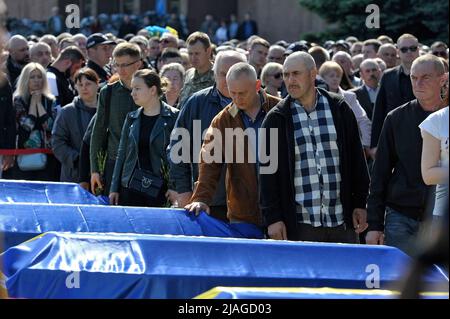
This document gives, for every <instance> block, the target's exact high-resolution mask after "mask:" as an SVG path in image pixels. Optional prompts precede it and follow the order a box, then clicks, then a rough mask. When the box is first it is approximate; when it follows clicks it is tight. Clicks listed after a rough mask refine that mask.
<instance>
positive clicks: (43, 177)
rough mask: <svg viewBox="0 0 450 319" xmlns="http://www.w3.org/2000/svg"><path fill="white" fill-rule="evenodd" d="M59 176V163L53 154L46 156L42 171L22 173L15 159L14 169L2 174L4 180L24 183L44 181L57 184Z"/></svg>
mask: <svg viewBox="0 0 450 319" xmlns="http://www.w3.org/2000/svg"><path fill="white" fill-rule="evenodd" d="M60 175H61V163H60V162H59V161H58V160H57V159H56V157H55V156H54V155H53V154H47V164H46V166H45V168H44V169H41V170H37V171H22V170H21V169H20V168H19V165H17V159H16V162H15V164H14V167H13V168H11V169H9V170H7V171H6V172H3V178H5V179H17V180H26V181H46V182H59V179H60Z"/></svg>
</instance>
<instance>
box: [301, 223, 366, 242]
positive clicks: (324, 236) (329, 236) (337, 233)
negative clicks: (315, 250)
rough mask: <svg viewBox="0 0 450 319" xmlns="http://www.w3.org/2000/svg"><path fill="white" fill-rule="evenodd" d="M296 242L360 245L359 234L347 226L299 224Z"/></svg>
mask: <svg viewBox="0 0 450 319" xmlns="http://www.w3.org/2000/svg"><path fill="white" fill-rule="evenodd" d="M295 240H298V241H313V242H324V243H345V244H358V243H359V238H358V234H356V233H355V230H354V229H353V228H350V229H349V228H347V227H346V225H345V224H343V225H340V226H337V227H313V226H311V225H309V224H298V225H297V234H296V236H295Z"/></svg>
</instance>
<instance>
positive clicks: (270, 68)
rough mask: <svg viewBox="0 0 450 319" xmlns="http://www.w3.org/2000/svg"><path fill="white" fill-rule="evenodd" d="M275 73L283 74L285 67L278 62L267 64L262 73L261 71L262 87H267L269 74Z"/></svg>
mask: <svg viewBox="0 0 450 319" xmlns="http://www.w3.org/2000/svg"><path fill="white" fill-rule="evenodd" d="M275 71H279V72H280V73H283V66H282V65H281V64H280V63H276V62H269V63H267V64H266V65H265V66H264V67H263V69H262V71H261V82H262V85H264V86H266V85H267V77H268V76H269V73H273V72H275Z"/></svg>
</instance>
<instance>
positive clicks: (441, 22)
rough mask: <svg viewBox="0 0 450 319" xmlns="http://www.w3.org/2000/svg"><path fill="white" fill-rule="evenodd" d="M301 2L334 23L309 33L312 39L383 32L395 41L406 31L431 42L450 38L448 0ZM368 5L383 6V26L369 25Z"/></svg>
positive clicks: (367, 37)
mask: <svg viewBox="0 0 450 319" xmlns="http://www.w3.org/2000/svg"><path fill="white" fill-rule="evenodd" d="M299 1H300V5H302V6H303V7H305V8H307V9H309V10H311V11H313V12H315V13H317V14H318V15H319V16H321V17H322V18H324V19H325V20H326V21H327V22H328V23H330V24H331V27H330V28H329V30H327V31H326V32H324V33H322V34H317V35H314V34H308V35H306V36H307V37H310V38H322V40H323V37H326V36H328V37H330V36H331V37H333V38H335V39H337V38H342V37H346V36H349V35H354V36H356V37H358V38H359V39H369V38H373V37H377V36H379V35H382V34H386V35H389V36H390V37H392V38H393V39H394V41H395V40H396V39H397V38H398V37H399V36H400V35H401V34H403V33H412V34H414V35H415V36H417V37H418V38H419V41H421V42H422V43H425V44H430V43H432V42H433V41H435V40H441V41H444V42H447V41H448V36H449V25H448V6H449V2H448V0H414V1H413V0H384V1H380V0H342V1H338V0H299ZM369 4H376V5H378V7H379V8H380V28H379V29H369V28H367V27H366V18H367V17H368V16H369V15H370V12H369V13H366V7H367V6H368V5H369Z"/></svg>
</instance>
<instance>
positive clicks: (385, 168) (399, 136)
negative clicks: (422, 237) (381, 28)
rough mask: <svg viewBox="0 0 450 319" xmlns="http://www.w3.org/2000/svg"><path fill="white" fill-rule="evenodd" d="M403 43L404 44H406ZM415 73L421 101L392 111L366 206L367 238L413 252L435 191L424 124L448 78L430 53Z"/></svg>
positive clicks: (438, 104) (419, 60)
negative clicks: (426, 172) (424, 165)
mask: <svg viewBox="0 0 450 319" xmlns="http://www.w3.org/2000/svg"><path fill="white" fill-rule="evenodd" d="M401 44H402V46H400V48H403V47H404V46H403V45H405V43H403V42H401ZM408 45H414V44H413V43H412V42H411V43H408ZM410 77H411V82H412V89H413V92H414V95H415V97H416V99H414V100H412V101H410V102H407V103H406V104H403V105H402V106H400V107H397V108H396V109H394V110H393V111H391V112H389V114H388V115H387V117H386V120H385V121H384V125H383V129H382V131H381V135H380V139H379V143H378V151H377V158H376V161H375V164H374V168H373V173H372V180H371V183H370V195H369V200H368V205H367V210H368V222H369V232H368V233H367V236H366V242H367V243H368V244H383V242H384V239H383V236H385V237H386V240H385V242H386V244H387V245H389V246H394V247H397V248H399V249H401V250H403V251H404V252H405V253H407V254H408V255H411V256H414V254H415V252H416V251H417V247H418V246H417V243H416V240H417V237H418V234H419V230H420V227H421V225H422V220H423V219H424V217H425V216H426V211H425V210H426V207H427V198H428V192H429V191H430V189H429V187H428V186H426V185H425V183H424V181H423V179H422V174H421V154H422V137H421V133H420V128H419V125H420V124H421V123H422V122H423V121H424V120H425V119H426V118H427V117H428V116H429V115H430V114H431V113H433V112H435V111H437V110H438V109H439V108H440V107H442V102H441V99H440V93H441V89H442V87H443V86H444V85H445V82H446V80H447V77H446V74H445V69H444V64H443V63H442V61H441V60H440V59H439V58H438V57H436V56H434V55H431V54H427V55H424V56H421V57H419V58H417V59H415V60H414V62H413V63H412V67H411V71H410ZM385 216H386V217H385Z"/></svg>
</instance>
